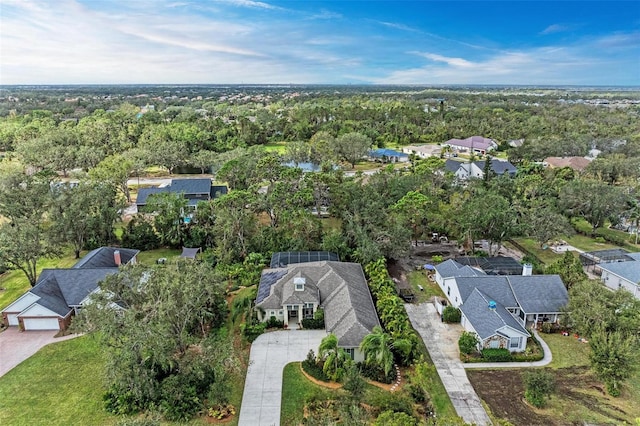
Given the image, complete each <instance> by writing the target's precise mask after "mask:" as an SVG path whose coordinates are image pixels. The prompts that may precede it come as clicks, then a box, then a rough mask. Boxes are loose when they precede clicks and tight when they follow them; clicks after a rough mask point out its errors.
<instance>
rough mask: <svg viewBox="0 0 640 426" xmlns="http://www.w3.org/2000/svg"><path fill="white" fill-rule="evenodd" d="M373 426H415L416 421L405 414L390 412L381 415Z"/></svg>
mask: <svg viewBox="0 0 640 426" xmlns="http://www.w3.org/2000/svg"><path fill="white" fill-rule="evenodd" d="M373 424H374V426H417V425H418V421H417V420H416V419H415V418H414V417H412V416H410V415H409V414H406V413H398V412H394V411H391V410H387V411H384V412H383V413H381V414H380V415H379V416H378V418H377V419H376V421H375V422H374V423H373Z"/></svg>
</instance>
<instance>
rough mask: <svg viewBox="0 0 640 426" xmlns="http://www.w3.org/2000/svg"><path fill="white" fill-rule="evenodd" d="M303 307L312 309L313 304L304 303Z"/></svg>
mask: <svg viewBox="0 0 640 426" xmlns="http://www.w3.org/2000/svg"><path fill="white" fill-rule="evenodd" d="M304 307H305V308H311V309H313V303H305V304H304Z"/></svg>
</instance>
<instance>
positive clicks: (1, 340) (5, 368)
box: [0, 327, 78, 377]
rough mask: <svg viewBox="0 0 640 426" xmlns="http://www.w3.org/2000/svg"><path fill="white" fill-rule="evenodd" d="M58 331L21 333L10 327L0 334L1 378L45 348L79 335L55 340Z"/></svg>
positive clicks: (16, 328)
mask: <svg viewBox="0 0 640 426" xmlns="http://www.w3.org/2000/svg"><path fill="white" fill-rule="evenodd" d="M55 334H56V331H51V330H49V331H20V330H18V327H9V328H8V329H6V330H5V331H3V332H2V333H0V377H2V376H4V375H5V374H7V373H8V372H9V370H11V369H12V368H14V367H15V366H16V365H18V364H20V363H21V362H22V361H24V360H25V359H27V358H29V357H30V356H31V355H33V354H35V353H36V352H38V351H39V350H40V349H42V348H43V347H44V346H46V345H48V344H50V343H55V342H61V341H63V340H69V339H73V338H74V337H77V336H78V335H77V334H71V335H68V336H64V337H59V338H57V339H54V338H53V336H54V335H55Z"/></svg>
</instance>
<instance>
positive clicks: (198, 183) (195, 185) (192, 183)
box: [169, 178, 211, 195]
mask: <svg viewBox="0 0 640 426" xmlns="http://www.w3.org/2000/svg"><path fill="white" fill-rule="evenodd" d="M169 190H170V191H171V192H177V193H181V192H182V193H185V194H207V195H210V194H211V179H208V178H207V179H172V180H171V186H170V187H169Z"/></svg>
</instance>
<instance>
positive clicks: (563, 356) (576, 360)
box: [540, 333, 590, 368]
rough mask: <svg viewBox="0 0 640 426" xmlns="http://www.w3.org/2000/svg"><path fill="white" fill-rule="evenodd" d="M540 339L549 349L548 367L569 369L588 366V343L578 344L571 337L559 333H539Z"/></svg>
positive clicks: (576, 340)
mask: <svg viewBox="0 0 640 426" xmlns="http://www.w3.org/2000/svg"><path fill="white" fill-rule="evenodd" d="M540 337H541V338H542V340H544V341H545V342H546V343H547V345H549V349H551V354H552V355H553V359H552V361H551V364H549V367H551V368H569V367H588V366H589V352H590V348H589V344H588V343H582V342H579V341H578V339H576V338H575V337H573V335H569V336H563V335H562V334H560V333H553V334H544V333H540Z"/></svg>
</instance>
